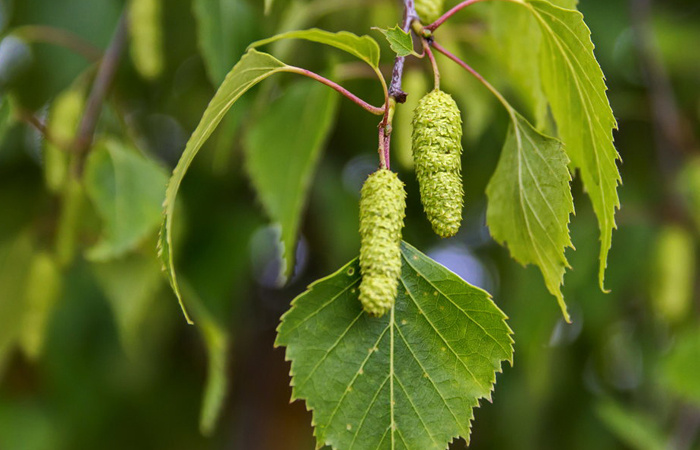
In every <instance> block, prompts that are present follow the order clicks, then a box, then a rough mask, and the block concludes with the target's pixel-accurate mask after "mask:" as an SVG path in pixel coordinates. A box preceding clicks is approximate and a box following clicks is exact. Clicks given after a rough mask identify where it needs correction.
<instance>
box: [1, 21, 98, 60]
mask: <svg viewBox="0 0 700 450" xmlns="http://www.w3.org/2000/svg"><path fill="white" fill-rule="evenodd" d="M12 34H14V35H15V36H17V37H20V38H22V39H23V40H25V41H27V42H33V43H42V44H53V45H58V46H60V47H64V48H67V49H68V50H71V51H73V52H75V53H77V54H79V55H81V56H82V57H83V58H85V59H86V60H88V61H90V62H97V61H99V60H100V58H101V57H102V51H101V50H100V49H99V48H97V47H95V46H94V45H92V44H91V43H89V42H87V41H86V40H85V39H83V38H81V37H80V36H78V35H77V34H75V33H72V32H70V31H68V30H62V29H60V28H54V27H49V26H44V25H26V26H22V27H19V28H16V29H15V30H13V32H12Z"/></svg>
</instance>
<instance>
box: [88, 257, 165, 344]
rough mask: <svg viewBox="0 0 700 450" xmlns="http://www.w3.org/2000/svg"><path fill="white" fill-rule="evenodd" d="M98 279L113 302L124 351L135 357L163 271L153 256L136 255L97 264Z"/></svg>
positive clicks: (109, 299)
mask: <svg viewBox="0 0 700 450" xmlns="http://www.w3.org/2000/svg"><path fill="white" fill-rule="evenodd" d="M93 270H94V272H95V275H96V279H97V282H98V284H99V285H100V287H101V288H102V291H103V292H104V294H105V297H106V298H107V300H108V301H109V304H110V306H111V307H112V311H113V313H114V317H115V320H116V323H117V326H118V330H119V337H120V339H121V341H122V345H123V347H124V350H125V351H126V352H127V354H128V355H130V356H132V357H134V356H136V355H137V354H138V353H139V351H140V350H141V349H142V345H141V343H142V336H143V331H144V328H143V327H144V326H146V325H147V324H148V322H147V321H146V319H147V317H148V314H149V312H150V311H151V309H152V305H153V302H154V300H155V295H156V293H157V291H158V288H159V287H160V286H161V282H162V275H161V271H160V267H159V265H158V262H157V261H156V259H155V258H153V257H152V256H151V255H141V254H133V255H128V256H126V257H124V258H122V259H118V260H113V261H108V262H104V263H95V264H93Z"/></svg>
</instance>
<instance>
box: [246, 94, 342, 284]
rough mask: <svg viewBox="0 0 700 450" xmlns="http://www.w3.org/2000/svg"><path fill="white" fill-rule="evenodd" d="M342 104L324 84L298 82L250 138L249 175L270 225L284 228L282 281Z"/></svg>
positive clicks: (290, 266)
mask: <svg viewBox="0 0 700 450" xmlns="http://www.w3.org/2000/svg"><path fill="white" fill-rule="evenodd" d="M339 100H340V97H339V96H338V95H337V94H336V93H335V92H334V91H333V90H331V89H328V88H327V87H326V86H324V85H322V84H320V83H316V82H315V81H301V82H298V83H296V84H294V85H292V86H291V87H289V88H288V89H287V90H285V93H284V95H283V96H282V97H280V98H279V99H278V100H277V101H276V102H275V103H273V104H272V105H270V107H269V111H268V112H266V113H265V115H264V116H262V117H261V118H260V120H259V121H258V122H257V123H256V124H255V125H254V126H253V128H252V129H251V130H250V132H249V133H248V135H247V136H246V146H245V148H246V153H247V155H246V156H247V158H246V161H247V169H248V173H249V175H250V177H251V180H252V181H253V185H254V186H255V189H256V191H257V192H258V195H259V196H260V200H261V201H262V204H263V206H264V207H265V210H266V211H267V213H268V215H269V216H270V219H272V221H273V222H275V223H278V224H280V226H281V228H282V235H281V239H282V244H283V247H284V254H283V258H284V263H285V264H284V266H285V267H284V268H283V270H282V273H281V274H280V275H282V278H284V279H286V278H287V277H289V276H291V274H292V272H293V269H294V254H295V248H296V242H297V234H298V232H299V223H300V222H301V217H302V211H303V209H304V205H305V204H306V197H307V193H308V190H309V186H310V184H311V179H312V177H313V175H314V173H315V169H316V165H317V163H318V160H319V157H320V155H321V150H322V149H323V146H324V144H325V141H326V139H327V138H328V135H329V134H330V131H331V129H332V126H333V124H334V122H335V120H334V119H335V112H336V110H337V106H338V103H339ZM280 281H284V280H280Z"/></svg>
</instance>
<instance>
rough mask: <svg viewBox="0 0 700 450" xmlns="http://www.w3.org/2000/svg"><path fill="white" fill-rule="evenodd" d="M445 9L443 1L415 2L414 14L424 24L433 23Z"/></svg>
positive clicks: (419, 0)
mask: <svg viewBox="0 0 700 450" xmlns="http://www.w3.org/2000/svg"><path fill="white" fill-rule="evenodd" d="M444 9H445V0H416V12H417V13H418V15H419V16H420V19H421V21H422V22H423V23H424V24H430V23H433V22H435V21H436V20H437V19H438V18H439V17H440V15H442V11H443V10H444Z"/></svg>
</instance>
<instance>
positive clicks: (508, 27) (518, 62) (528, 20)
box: [490, 2, 547, 129]
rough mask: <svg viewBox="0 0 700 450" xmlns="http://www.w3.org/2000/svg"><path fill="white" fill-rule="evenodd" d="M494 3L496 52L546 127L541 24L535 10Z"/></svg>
mask: <svg viewBox="0 0 700 450" xmlns="http://www.w3.org/2000/svg"><path fill="white" fill-rule="evenodd" d="M491 7H492V10H491V16H490V20H491V24H492V26H491V28H492V30H493V36H494V46H495V54H496V55H498V57H499V60H500V63H501V64H502V66H503V68H504V69H505V70H506V71H507V74H508V76H509V79H510V81H511V83H512V85H513V87H514V90H515V91H516V93H517V94H518V95H519V97H520V98H521V99H522V101H523V104H524V105H525V106H526V107H527V111H528V114H526V115H527V116H528V117H531V118H532V120H534V122H533V123H534V124H535V125H536V126H537V127H538V128H540V129H542V127H543V126H544V124H545V123H546V119H547V97H546V96H545V95H544V91H543V89H542V79H541V77H540V66H539V59H538V56H539V52H540V47H541V44H540V41H541V40H542V34H541V32H540V29H539V25H538V23H537V21H536V20H535V18H534V17H532V15H531V14H524V13H523V11H522V9H521V8H518V6H516V5H513V4H511V3H510V2H494V3H493V4H492V5H491Z"/></svg>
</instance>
